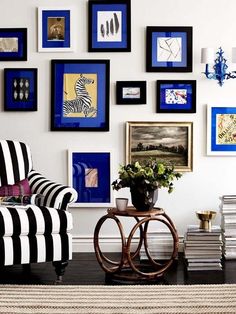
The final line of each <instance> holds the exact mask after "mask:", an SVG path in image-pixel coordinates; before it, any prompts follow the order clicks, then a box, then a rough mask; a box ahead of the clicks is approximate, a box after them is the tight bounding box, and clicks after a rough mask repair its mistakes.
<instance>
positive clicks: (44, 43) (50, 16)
mask: <svg viewBox="0 0 236 314" xmlns="http://www.w3.org/2000/svg"><path fill="white" fill-rule="evenodd" d="M73 23H74V19H73V8H71V7H63V8H57V7H39V8H38V51H40V52H56V51H59V52H60V51H73V50H74V35H73V32H74V29H75V28H74V25H73Z"/></svg>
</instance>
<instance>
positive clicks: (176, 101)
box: [157, 80, 196, 113]
mask: <svg viewBox="0 0 236 314" xmlns="http://www.w3.org/2000/svg"><path fill="white" fill-rule="evenodd" d="M157 112H159V113H195V112H196V81H195V80H159V81H157Z"/></svg>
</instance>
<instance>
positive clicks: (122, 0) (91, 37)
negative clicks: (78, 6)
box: [88, 0, 131, 52]
mask: <svg viewBox="0 0 236 314" xmlns="http://www.w3.org/2000/svg"><path fill="white" fill-rule="evenodd" d="M88 5H89V16H88V20H89V29H88V51H89V52H107V51H110V52H115V51H116V52H119V51H120V52H121V51H123V52H124V51H126V52H129V51H131V9H130V0H89V3H88Z"/></svg>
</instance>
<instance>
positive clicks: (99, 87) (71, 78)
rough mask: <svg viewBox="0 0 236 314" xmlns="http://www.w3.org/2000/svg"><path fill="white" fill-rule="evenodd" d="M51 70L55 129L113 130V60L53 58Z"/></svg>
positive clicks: (52, 112) (53, 129)
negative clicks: (110, 116) (111, 87)
mask: <svg viewBox="0 0 236 314" xmlns="http://www.w3.org/2000/svg"><path fill="white" fill-rule="evenodd" d="M51 72H52V79H51V82H52V83H51V84H52V88H51V93H52V94H51V130H52V131H109V88H110V62H109V60H95V59H94V60H52V61H51Z"/></svg>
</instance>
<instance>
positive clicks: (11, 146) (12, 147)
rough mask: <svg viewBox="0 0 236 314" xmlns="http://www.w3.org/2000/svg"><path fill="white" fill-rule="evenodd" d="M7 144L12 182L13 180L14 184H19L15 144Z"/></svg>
mask: <svg viewBox="0 0 236 314" xmlns="http://www.w3.org/2000/svg"><path fill="white" fill-rule="evenodd" d="M7 144H8V147H9V151H10V155H11V160H12V168H13V173H14V180H15V182H19V181H20V172H19V165H18V159H17V154H16V148H15V144H14V142H13V141H7Z"/></svg>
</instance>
